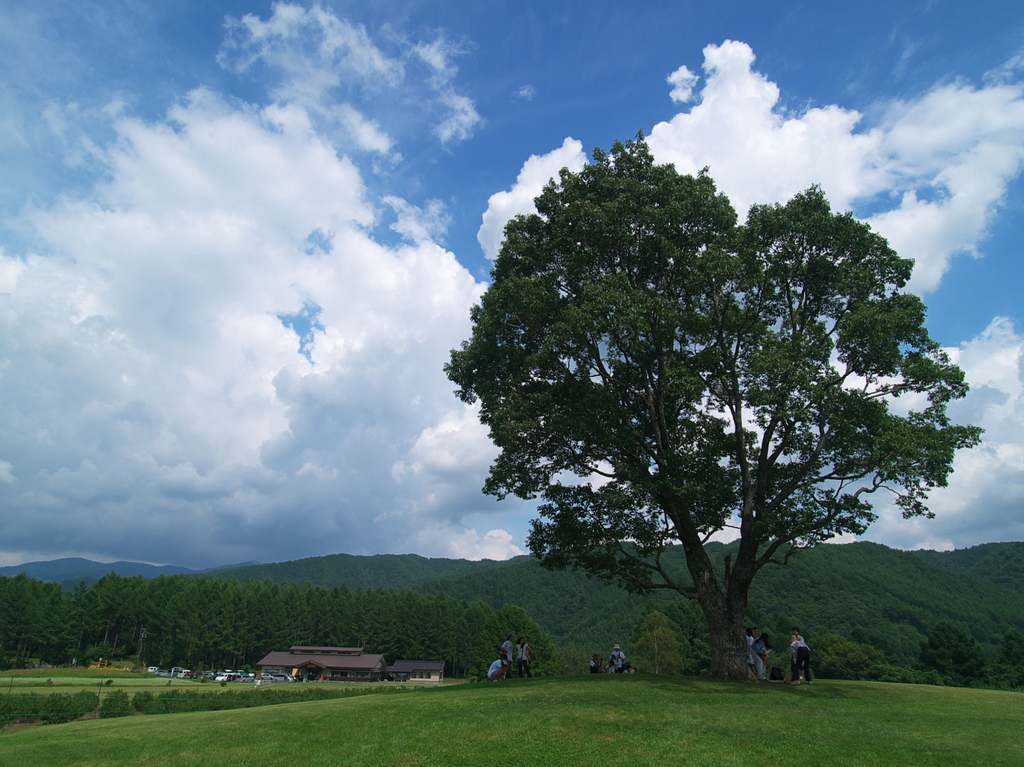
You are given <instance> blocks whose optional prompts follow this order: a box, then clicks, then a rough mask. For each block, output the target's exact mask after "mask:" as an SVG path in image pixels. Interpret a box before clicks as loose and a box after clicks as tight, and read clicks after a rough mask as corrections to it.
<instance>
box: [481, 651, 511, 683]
mask: <svg viewBox="0 0 1024 767" xmlns="http://www.w3.org/2000/svg"><path fill="white" fill-rule="evenodd" d="M510 665H512V664H510V663H509V661H508V658H505V657H504V656H503V657H501V658H498V660H496V661H494V663H492V664H491V667H490V668H489V669H487V678H488V679H490V680H491V681H492V682H497V681H498V680H499V679H502V678H504V676H505V674H506V673H507V672H508V667H509V666H510Z"/></svg>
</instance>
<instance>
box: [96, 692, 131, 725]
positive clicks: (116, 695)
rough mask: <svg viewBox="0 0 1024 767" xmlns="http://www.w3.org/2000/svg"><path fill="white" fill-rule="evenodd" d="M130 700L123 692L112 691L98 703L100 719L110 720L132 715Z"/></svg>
mask: <svg viewBox="0 0 1024 767" xmlns="http://www.w3.org/2000/svg"><path fill="white" fill-rule="evenodd" d="M133 711H134V709H133V708H132V701H131V698H129V697H128V693H126V692H125V691H124V690H114V691H113V692H111V693H107V694H106V695H104V696H103V700H102V701H101V702H100V719H112V718H114V717H118V716H128V715H130V714H131V713H133Z"/></svg>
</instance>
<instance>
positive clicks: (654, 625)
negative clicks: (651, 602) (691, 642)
mask: <svg viewBox="0 0 1024 767" xmlns="http://www.w3.org/2000/svg"><path fill="white" fill-rule="evenodd" d="M630 650H631V651H632V657H631V658H630V662H631V663H632V664H633V668H635V669H638V670H640V671H646V672H647V673H649V674H680V673H682V671H683V666H684V658H683V652H682V642H681V641H680V635H679V628H678V627H677V626H676V625H675V624H673V623H672V621H671V620H669V619H668V618H667V617H666V616H664V615H662V614H661V613H659V612H658V611H657V610H650V611H649V612H648V613H647V614H646V615H645V616H644V617H643V620H642V621H640V625H639V626H638V627H637V632H636V639H634V640H633V644H632V646H631V647H630Z"/></svg>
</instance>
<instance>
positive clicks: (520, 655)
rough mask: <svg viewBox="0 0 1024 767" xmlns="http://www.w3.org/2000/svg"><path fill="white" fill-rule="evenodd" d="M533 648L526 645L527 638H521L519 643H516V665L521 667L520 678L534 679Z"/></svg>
mask: <svg viewBox="0 0 1024 767" xmlns="http://www.w3.org/2000/svg"><path fill="white" fill-rule="evenodd" d="M532 649H533V648H532V647H530V645H528V644H526V637H519V641H518V642H517V643H516V664H517V666H518V667H519V678H520V679H522V678H523V677H530V678H531V679H532V678H533V674H532V673H531V672H530V652H531V650H532Z"/></svg>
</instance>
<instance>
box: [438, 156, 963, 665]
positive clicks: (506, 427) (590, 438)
mask: <svg viewBox="0 0 1024 767" xmlns="http://www.w3.org/2000/svg"><path fill="white" fill-rule="evenodd" d="M594 159H595V162H594V163H593V164H591V165H589V166H587V167H586V168H584V169H583V170H582V171H581V172H579V173H572V172H570V171H568V170H563V171H562V172H561V175H560V177H559V179H558V181H555V182H552V183H550V184H549V185H548V186H547V187H546V188H545V189H544V192H543V193H542V194H541V195H540V196H539V197H538V198H537V200H536V207H537V214H535V215H528V216H518V217H516V218H515V219H513V220H512V221H511V222H509V224H508V226H507V227H506V230H505V241H504V244H503V246H502V249H501V252H500V254H499V256H498V258H497V260H496V262H495V265H494V269H493V271H492V283H491V286H490V288H489V289H488V290H487V292H486V293H485V295H484V296H483V298H482V300H481V303H480V305H479V306H476V307H474V309H473V313H472V320H473V325H474V327H473V334H472V337H471V338H470V339H469V340H468V341H467V342H465V343H464V344H463V345H462V347H461V348H460V349H458V350H456V351H454V352H453V353H452V357H451V362H450V363H449V365H448V366H447V368H446V370H447V373H448V375H449V377H450V378H451V379H452V380H453V381H454V382H455V383H456V384H457V385H458V387H459V389H458V394H459V396H460V397H461V398H462V399H463V400H464V401H466V402H477V401H479V403H480V417H481V419H482V420H483V422H484V423H485V424H486V425H487V426H488V427H489V428H490V434H491V438H492V440H493V441H494V442H495V444H496V445H497V446H498V447H499V448H500V453H499V455H498V457H497V459H496V460H495V462H494V464H493V465H492V467H491V471H490V475H489V476H488V478H487V481H486V484H485V486H484V489H485V491H486V492H488V493H491V494H494V495H496V496H498V497H504V496H506V495H508V494H513V495H517V496H520V497H522V498H537V497H540V498H541V499H542V500H543V503H542V505H541V506H540V519H538V520H535V521H534V523H533V529H532V532H531V534H530V537H529V546H530V548H531V550H532V552H533V553H534V554H535V555H536V556H538V557H539V558H540V560H541V562H542V563H543V564H545V565H546V566H548V567H556V568H561V567H573V568H582V569H584V570H586V571H588V572H590V573H593V574H596V575H598V576H600V577H603V578H606V579H608V580H617V581H618V582H620V583H622V584H625V585H626V586H628V587H630V588H632V589H635V590H638V591H645V590H649V589H662V588H664V589H673V590H675V591H677V592H679V593H681V594H683V595H684V596H686V597H689V598H693V599H696V600H698V601H699V603H700V605H701V608H702V609H703V611H704V613H705V616H706V618H707V621H708V626H709V629H710V635H711V641H712V650H713V653H712V663H711V672H712V673H713V674H719V675H727V676H732V677H735V678H744V677H745V676H746V673H747V670H746V663H745V654H746V648H745V646H744V639H743V633H742V622H743V616H744V613H745V611H746V606H747V592H748V589H749V586H750V583H751V581H752V579H753V578H754V576H755V574H756V573H757V571H758V570H759V569H760V568H762V567H763V566H765V565H766V564H768V563H769V562H783V561H785V560H786V559H787V558H788V557H789V555H790V554H791V553H792V552H793V551H795V550H796V549H798V548H800V547H805V546H810V545H813V544H815V543H817V542H819V541H822V540H827V539H829V538H831V537H832V536H835V535H838V534H841V533H862V532H863V531H864V530H865V529H866V528H867V526H868V525H869V524H870V523H871V521H872V520H873V519H874V518H875V514H874V513H873V511H872V507H871V504H870V502H869V497H870V496H871V494H872V493H875V492H877V491H879V490H885V491H887V492H888V494H889V497H891V498H893V499H894V501H895V503H896V504H897V505H898V506H899V508H901V509H902V511H903V513H904V515H906V516H915V515H925V516H928V515H929V514H930V512H929V511H928V509H927V507H926V506H925V500H926V497H927V494H928V491H929V490H930V489H932V488H934V487H938V486H942V485H944V484H945V482H946V478H947V476H948V474H949V472H950V470H951V465H952V460H953V456H954V453H955V451H956V449H958V448H961V447H966V446H970V445H973V444H975V443H976V442H977V440H978V438H979V430H978V429H975V428H973V427H966V426H957V425H953V424H951V423H950V422H949V420H948V418H947V415H946V407H947V404H948V403H949V402H950V401H951V400H953V399H956V398H958V397H962V396H963V395H964V394H965V393H966V391H967V386H966V384H965V382H964V376H963V373H962V372H961V371H960V370H959V369H958V368H957V367H956V366H955V365H953V364H951V362H950V361H949V360H948V358H947V357H946V356H945V355H944V354H943V353H942V351H941V350H940V348H939V347H938V345H937V344H936V343H935V342H934V341H933V340H932V339H931V338H929V336H928V333H927V331H926V330H925V328H924V326H923V321H924V316H925V309H924V306H923V305H922V303H921V301H920V300H919V299H918V298H917V296H914V295H911V294H906V293H902V292H901V291H900V289H901V288H902V287H903V286H904V285H905V284H906V282H907V280H908V279H909V277H910V273H911V268H912V262H911V261H910V260H908V259H904V258H900V257H899V256H897V254H896V253H895V252H893V250H892V249H891V248H889V246H888V244H887V243H886V241H885V240H884V239H883V238H882V237H880V236H879V235H877V234H875V233H873V232H872V231H871V230H870V229H869V227H868V226H866V225H865V224H862V223H860V222H858V221H856V220H855V219H854V218H853V217H852V216H850V215H839V214H835V213H833V212H832V211H831V210H830V207H829V204H828V201H827V200H826V199H825V197H824V195H823V194H822V193H821V191H820V190H818V189H815V188H812V189H810V190H808V191H806V192H804V193H803V194H800V195H798V196H796V197H795V198H793V199H792V200H791V201H790V202H789V203H787V204H786V205H776V206H763V205H762V206H754V207H753V208H752V209H751V211H750V214H749V216H748V218H747V223H746V225H745V226H738V225H737V221H736V214H735V213H734V211H733V209H732V206H731V205H730V204H729V201H728V200H727V199H726V198H725V196H724V195H721V194H719V193H718V191H717V189H716V188H715V184H714V182H713V181H712V180H711V178H710V177H709V176H707V175H706V174H704V173H702V174H700V175H698V176H696V177H694V176H684V175H680V174H678V173H677V172H676V170H675V168H674V167H673V166H671V165H657V164H655V163H654V161H653V158H652V156H651V154H650V152H649V150H648V148H647V146H646V144H645V143H644V141H643V140H642V136H641V137H640V138H639V139H638V140H637V141H631V142H628V143H627V144H625V145H623V144H619V143H617V144H615V146H613V147H612V150H611V153H610V154H609V153H605V152H603V151H600V150H597V151H595V153H594ZM899 398H902V400H901V401H900V402H899V403H896V400H897V399H899ZM725 530H732V531H735V533H736V534H737V535H738V536H739V546H738V549H737V552H736V556H735V558H729V559H727V560H726V562H725V565H724V568H723V569H721V570H719V571H716V569H715V568H714V566H713V563H712V561H711V559H710V558H709V557H708V555H707V553H706V552H705V550H704V544H705V543H707V542H708V541H709V540H710V539H711V537H712V536H714V535H715V534H717V533H721V532H722V531H725ZM676 545H680V546H681V547H682V549H683V551H684V552H685V568H683V569H677V568H674V567H672V566H670V564H669V562H668V561H667V559H666V558H665V557H664V556H663V554H664V553H665V552H666V551H667V550H668V549H669V548H670V547H673V546H676Z"/></svg>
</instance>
